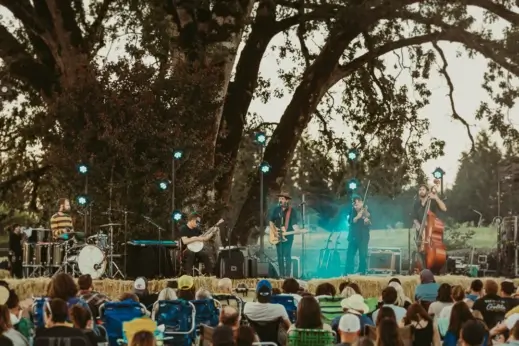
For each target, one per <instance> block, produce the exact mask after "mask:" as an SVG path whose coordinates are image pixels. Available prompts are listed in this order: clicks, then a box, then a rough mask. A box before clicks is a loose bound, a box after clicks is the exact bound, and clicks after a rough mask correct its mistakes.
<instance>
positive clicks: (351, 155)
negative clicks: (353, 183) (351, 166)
mask: <svg viewBox="0 0 519 346" xmlns="http://www.w3.org/2000/svg"><path fill="white" fill-rule="evenodd" d="M357 156H358V155H357V150H355V149H350V150H348V160H350V161H355V160H356V159H357Z"/></svg>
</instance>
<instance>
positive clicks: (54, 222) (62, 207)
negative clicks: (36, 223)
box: [50, 198, 73, 241]
mask: <svg viewBox="0 0 519 346" xmlns="http://www.w3.org/2000/svg"><path fill="white" fill-rule="evenodd" d="M58 208H59V210H58V212H57V213H56V214H54V215H52V217H51V218H50V229H51V231H52V238H53V239H54V241H57V240H59V239H65V238H64V237H63V235H64V234H65V233H69V232H71V231H72V229H73V225H72V217H71V216H70V201H69V200H68V199H67V198H60V199H59V200H58ZM65 240H66V239H65Z"/></svg>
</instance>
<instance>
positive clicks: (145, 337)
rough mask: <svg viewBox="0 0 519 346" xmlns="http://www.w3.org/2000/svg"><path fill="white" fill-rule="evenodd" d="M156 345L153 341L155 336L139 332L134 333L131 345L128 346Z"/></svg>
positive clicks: (146, 332) (147, 332) (143, 331)
mask: <svg viewBox="0 0 519 346" xmlns="http://www.w3.org/2000/svg"><path fill="white" fill-rule="evenodd" d="M156 344H157V343H156V341H155V336H154V335H153V333H151V332H149V331H146V330H142V331H140V332H137V333H135V335H134V336H133V338H132V343H131V345H130V346H155V345H156Z"/></svg>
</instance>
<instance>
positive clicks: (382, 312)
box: [373, 306, 407, 325]
mask: <svg viewBox="0 0 519 346" xmlns="http://www.w3.org/2000/svg"><path fill="white" fill-rule="evenodd" d="M406 313H407V312H406ZM385 318H390V319H393V320H395V322H396V315H395V310H393V309H391V308H390V307H389V306H383V307H381V308H380V309H379V312H378V314H377V317H376V319H375V318H374V319H373V322H375V325H378V324H379V323H380V321H382V320H383V319H385ZM397 323H398V322H397Z"/></svg>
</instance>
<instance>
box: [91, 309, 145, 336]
mask: <svg viewBox="0 0 519 346" xmlns="http://www.w3.org/2000/svg"><path fill="white" fill-rule="evenodd" d="M144 316H146V307H145V306H144V305H142V304H140V303H138V302H136V301H133V300H131V299H128V300H124V301H122V302H106V303H104V304H103V305H101V306H100V307H99V318H100V319H101V321H102V323H103V326H104V328H105V329H106V335H107V339H108V343H109V344H110V346H117V345H118V342H117V340H118V339H123V338H124V333H123V323H124V322H130V321H132V320H133V319H135V318H141V317H144Z"/></svg>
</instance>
